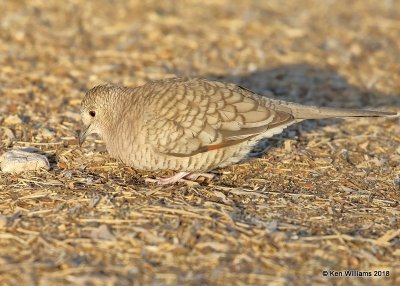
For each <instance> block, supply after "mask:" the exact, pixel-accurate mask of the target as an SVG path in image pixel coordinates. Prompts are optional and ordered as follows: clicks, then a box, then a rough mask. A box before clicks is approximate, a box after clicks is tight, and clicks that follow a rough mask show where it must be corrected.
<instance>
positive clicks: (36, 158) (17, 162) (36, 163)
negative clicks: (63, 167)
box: [0, 150, 50, 173]
mask: <svg viewBox="0 0 400 286" xmlns="http://www.w3.org/2000/svg"><path fill="white" fill-rule="evenodd" d="M0 161H1V170H2V171H3V172H5V173H21V172H25V171H37V170H40V169H45V170H49V169H50V164H49V161H48V160H47V157H46V156H43V155H41V154H37V153H32V152H28V151H25V150H12V151H9V152H6V153H4V154H3V155H2V156H1V158H0Z"/></svg>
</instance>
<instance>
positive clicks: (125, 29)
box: [0, 0, 400, 285]
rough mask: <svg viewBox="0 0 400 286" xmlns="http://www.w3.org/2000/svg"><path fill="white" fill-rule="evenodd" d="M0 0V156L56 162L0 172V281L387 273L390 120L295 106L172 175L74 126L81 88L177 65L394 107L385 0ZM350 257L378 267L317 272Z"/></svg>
mask: <svg viewBox="0 0 400 286" xmlns="http://www.w3.org/2000/svg"><path fill="white" fill-rule="evenodd" d="M64 2H68V3H64ZM0 6H1V8H0V15H1V17H0V19H1V20H0V126H1V127H0V137H1V141H0V154H2V153H4V152H6V151H8V150H11V149H18V148H24V147H35V148H37V149H38V151H39V152H40V153H42V154H45V155H46V156H47V157H48V159H49V161H50V164H51V169H50V170H49V171H41V172H37V173H23V174H19V175H10V174H5V173H2V172H0V284H1V285H143V284H147V285H301V284H306V285H327V284H328V285H367V284H368V285H396V284H397V285H400V262H399V261H400V231H399V226H400V221H399V217H400V206H399V199H400V167H399V163H400V144H399V143H400V125H399V119H385V118H379V119H357V120H356V119H348V120H322V121H309V122H305V123H303V124H299V125H296V126H293V127H291V128H290V129H288V130H287V131H286V132H285V133H284V134H281V135H279V136H276V137H274V138H272V139H271V140H269V141H268V145H267V147H266V148H267V150H266V152H265V153H264V155H262V156H261V157H260V158H258V159H255V160H252V161H249V162H245V163H242V164H238V165H235V166H231V167H228V168H224V169H221V170H217V172H218V173H219V174H220V176H219V179H217V180H216V181H212V182H207V181H202V182H200V183H199V184H198V185H186V184H177V185H172V186H167V187H159V186H154V185H147V184H145V183H144V178H145V177H154V176H155V175H160V174H154V173H146V172H140V171H138V170H134V169H132V168H130V167H127V166H124V165H123V164H121V163H119V162H117V161H116V160H114V159H111V158H110V157H109V156H108V155H107V153H106V151H105V148H104V145H103V144H102V142H101V141H100V140H97V139H95V138H91V139H89V140H88V143H87V144H86V145H84V147H83V148H82V149H80V148H79V147H78V146H77V144H76V139H75V136H76V131H77V130H79V128H80V115H79V105H80V101H81V99H82V97H83V94H84V92H85V91H86V90H87V89H89V88H91V87H93V86H95V85H97V84H101V83H114V84H123V85H128V86H136V85H139V84H142V83H145V82H146V81H148V80H151V79H159V78H166V77H173V76H198V77H207V78H217V79H220V80H223V81H230V82H235V83H240V84H241V85H243V86H245V87H247V88H249V89H252V90H254V91H256V92H258V93H260V94H263V93H266V92H267V91H268V90H270V91H273V92H274V94H275V95H276V97H277V98H280V99H284V100H291V101H295V102H299V103H304V104H318V105H325V106H342V107H369V108H378V109H386V110H393V111H400V94H399V93H400V56H399V55H400V5H399V3H398V2H397V1H396V0H392V1H391V0H386V1H376V0H358V1H341V0H339V1H328V0H326V1H321V0H304V1H280V0H269V1H245V0H242V1H227V0H218V1H211V0H206V1H204V0H202V1H199V0H193V1H175V2H173V1H122V0H121V1H118V0H115V1H111V0H99V1H90V2H89V1H85V2H84V1H78V0H74V1H55V0H54V1H44V0H43V1H42V0H32V1H23V0H19V1H1V2H0ZM170 174H172V173H168V172H166V173H164V174H162V175H170ZM349 269H355V270H359V271H367V272H370V273H371V275H372V276H374V275H375V274H378V275H381V276H380V277H376V276H375V277H324V276H323V271H325V270H326V271H330V270H334V271H339V272H337V273H342V275H343V276H345V273H344V272H340V271H344V270H349ZM381 270H382V271H385V272H374V271H381ZM328 274H329V275H334V273H330V272H328ZM382 275H383V276H382ZM387 276H388V277H387Z"/></svg>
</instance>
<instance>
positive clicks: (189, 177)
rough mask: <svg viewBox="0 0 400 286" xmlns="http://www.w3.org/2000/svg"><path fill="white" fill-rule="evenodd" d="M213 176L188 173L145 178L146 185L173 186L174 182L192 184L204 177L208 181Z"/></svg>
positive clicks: (210, 174)
mask: <svg viewBox="0 0 400 286" xmlns="http://www.w3.org/2000/svg"><path fill="white" fill-rule="evenodd" d="M215 176H216V175H215V174H212V173H188V172H179V173H177V174H176V175H174V176H172V177H168V178H155V179H151V178H146V180H145V181H146V182H147V183H156V184H159V185H168V184H174V183H176V182H186V183H187V182H193V181H196V180H197V179H198V178H199V177H205V178H207V179H209V180H212V179H214V178H215Z"/></svg>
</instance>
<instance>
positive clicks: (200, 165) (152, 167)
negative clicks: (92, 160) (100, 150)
mask: <svg viewBox="0 0 400 286" xmlns="http://www.w3.org/2000/svg"><path fill="white" fill-rule="evenodd" d="M253 145H254V142H250V141H245V142H243V143H240V144H237V145H235V146H229V147H225V148H221V149H217V150H212V151H208V152H204V153H199V154H196V155H193V156H188V157H176V156H169V155H165V154H162V153H156V152H154V150H153V149H152V147H151V146H149V145H141V146H140V147H139V146H138V147H139V148H132V149H131V150H130V152H128V154H129V156H122V155H121V154H118V153H117V152H112V150H109V153H110V155H111V156H112V157H114V158H117V159H120V160H121V161H122V162H123V163H125V164H126V165H128V166H131V167H133V168H135V169H138V170H149V171H160V170H174V171H179V172H208V171H210V170H213V169H215V168H218V167H224V166H228V165H231V164H234V163H237V162H239V161H241V160H243V159H245V158H246V157H247V155H248V153H249V152H250V150H251V147H252V146H253ZM124 154H126V152H124Z"/></svg>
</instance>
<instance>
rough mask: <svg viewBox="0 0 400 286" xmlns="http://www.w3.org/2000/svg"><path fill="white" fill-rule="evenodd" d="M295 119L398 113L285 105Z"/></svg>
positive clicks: (397, 114) (394, 113)
mask: <svg viewBox="0 0 400 286" xmlns="http://www.w3.org/2000/svg"><path fill="white" fill-rule="evenodd" d="M287 107H289V108H290V109H291V113H292V115H293V116H294V118H295V119H322V118H332V117H382V116H383V117H398V116H400V113H396V112H389V111H377V110H366V109H348V108H333V107H316V106H306V105H300V104H295V103H290V104H289V105H287Z"/></svg>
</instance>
